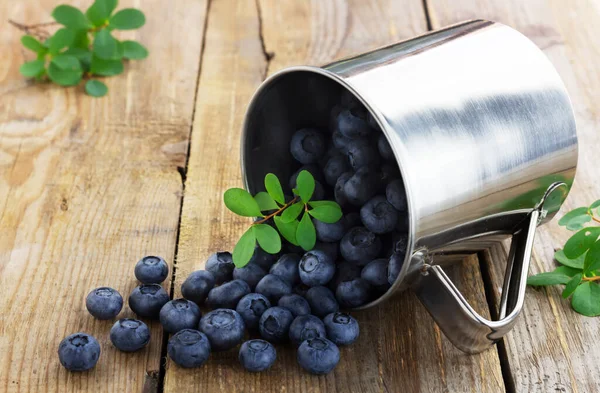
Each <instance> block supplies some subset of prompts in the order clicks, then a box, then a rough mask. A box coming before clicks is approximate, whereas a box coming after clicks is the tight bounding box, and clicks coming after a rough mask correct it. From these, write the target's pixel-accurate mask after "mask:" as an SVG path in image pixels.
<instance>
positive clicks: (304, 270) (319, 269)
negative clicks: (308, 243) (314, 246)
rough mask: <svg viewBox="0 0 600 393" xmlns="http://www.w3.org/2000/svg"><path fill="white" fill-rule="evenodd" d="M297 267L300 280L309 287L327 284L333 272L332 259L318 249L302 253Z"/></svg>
mask: <svg viewBox="0 0 600 393" xmlns="http://www.w3.org/2000/svg"><path fill="white" fill-rule="evenodd" d="M299 268H300V280H301V281H302V282H303V283H304V284H306V285H308V286H309V287H314V286H317V285H325V284H327V283H328V282H329V280H331V278H332V277H333V274H334V273H335V263H334V261H333V259H331V258H330V257H329V255H327V254H325V253H324V252H323V251H320V250H312V251H309V252H307V253H306V254H304V256H302V259H300V265H299Z"/></svg>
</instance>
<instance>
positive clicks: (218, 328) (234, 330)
mask: <svg viewBox="0 0 600 393" xmlns="http://www.w3.org/2000/svg"><path fill="white" fill-rule="evenodd" d="M263 315H264V314H263ZM200 330H201V331H202V332H203V333H204V334H206V336H207V337H208V340H209V341H210V345H211V348H212V350H213V351H226V350H228V349H231V348H233V347H235V346H236V345H238V344H239V343H240V342H241V341H242V339H243V338H244V332H245V325H244V320H243V319H242V317H241V315H240V314H238V313H237V312H235V311H234V310H229V309H226V308H219V309H217V310H214V311H211V312H209V313H208V314H206V315H205V316H203V317H202V319H200Z"/></svg>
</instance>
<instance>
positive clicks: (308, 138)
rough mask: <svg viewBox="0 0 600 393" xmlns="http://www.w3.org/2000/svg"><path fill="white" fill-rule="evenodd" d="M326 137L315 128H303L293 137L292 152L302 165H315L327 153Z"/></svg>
mask: <svg viewBox="0 0 600 393" xmlns="http://www.w3.org/2000/svg"><path fill="white" fill-rule="evenodd" d="M325 146H326V144H325V136H324V135H323V134H322V133H320V132H319V131H317V130H315V129H313V128H302V129H300V130H298V131H296V132H295V133H294V135H292V140H291V142H290V152H291V153H292V156H293V157H294V158H295V159H296V161H298V162H300V163H302V164H314V163H315V162H317V161H319V158H321V156H323V154H324V153H325Z"/></svg>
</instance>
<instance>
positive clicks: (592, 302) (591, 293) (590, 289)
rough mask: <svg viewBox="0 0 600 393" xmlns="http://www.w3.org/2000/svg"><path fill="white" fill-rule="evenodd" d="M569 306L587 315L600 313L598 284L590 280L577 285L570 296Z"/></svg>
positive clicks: (591, 315) (593, 315)
mask: <svg viewBox="0 0 600 393" xmlns="http://www.w3.org/2000/svg"><path fill="white" fill-rule="evenodd" d="M571 306H572V307H573V309H574V310H575V311H577V312H578V313H580V314H583V315H585V316H588V317H595V316H598V315H600V286H599V285H598V284H596V283H595V282H592V281H586V282H584V283H583V284H581V285H580V286H578V287H577V289H575V292H574V293H573V297H572V298H571Z"/></svg>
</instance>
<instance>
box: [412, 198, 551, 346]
mask: <svg viewBox="0 0 600 393" xmlns="http://www.w3.org/2000/svg"><path fill="white" fill-rule="evenodd" d="M539 217H540V211H539V210H537V209H536V210H533V211H532V212H531V213H529V215H528V217H527V219H525V220H524V222H523V224H522V225H521V226H520V227H519V228H518V229H516V230H515V232H514V233H513V238H512V243H511V246H510V253H509V255H508V261H507V265H506V274H505V277H504V285H503V288H502V297H501V300H500V312H499V319H498V320H497V321H490V320H488V319H486V318H484V317H482V316H481V315H479V314H478V313H477V312H476V311H475V310H474V309H473V307H471V306H470V305H469V303H468V302H467V300H466V299H465V298H464V296H463V295H462V294H461V293H460V291H459V290H458V288H456V286H455V285H454V284H453V283H452V281H451V280H450V278H449V277H448V276H447V275H446V273H444V270H443V269H442V268H441V266H439V265H425V266H424V269H423V270H422V272H421V274H420V275H419V278H418V279H417V280H416V281H415V284H414V286H413V290H414V291H415V293H416V294H417V296H418V297H419V299H420V300H421V302H422V303H423V305H424V306H425V307H426V308H427V310H428V311H429V313H430V314H431V315H432V317H433V319H435V321H436V322H437V324H438V326H439V327H440V328H441V329H442V331H443V332H444V334H445V335H446V337H448V339H449V340H450V341H451V342H452V343H453V344H454V345H455V346H456V347H458V348H459V349H460V350H462V351H464V352H468V353H478V352H481V351H484V350H485V349H487V348H489V347H490V346H492V345H493V344H495V343H496V342H498V341H499V340H500V339H501V338H502V337H503V336H504V335H505V334H506V333H508V332H509V331H510V329H512V327H513V326H514V324H515V323H516V321H517V316H518V315H519V313H520V312H521V309H522V308H523V300H524V296H525V288H526V285H527V273H528V270H529V262H530V260H531V251H532V249H533V240H534V237H535V230H536V227H537V225H538V219H539Z"/></svg>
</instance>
